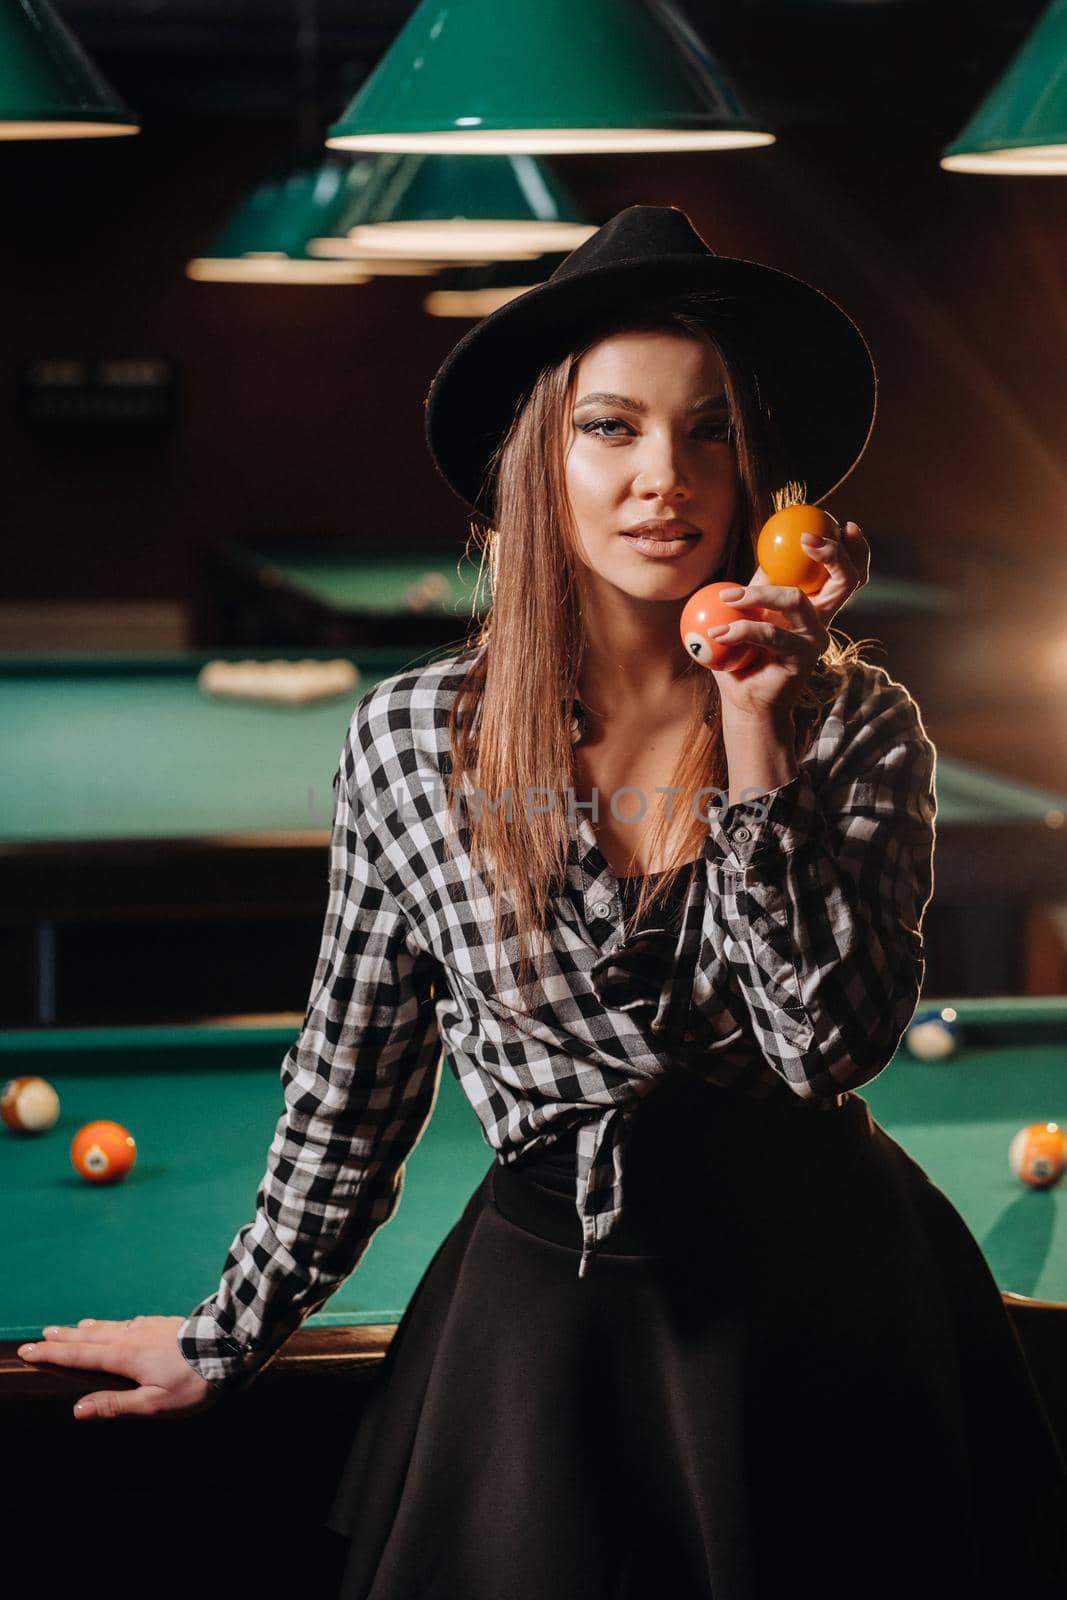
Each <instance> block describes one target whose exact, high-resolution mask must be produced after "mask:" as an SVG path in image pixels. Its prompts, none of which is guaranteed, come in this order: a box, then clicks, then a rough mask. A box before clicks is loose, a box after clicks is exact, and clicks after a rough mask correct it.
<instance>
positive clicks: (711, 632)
mask: <svg viewBox="0 0 1067 1600" xmlns="http://www.w3.org/2000/svg"><path fill="white" fill-rule="evenodd" d="M729 631H730V624H729V623H728V622H724V623H723V624H722V625H721V627H718V628H709V629H708V638H709V639H717V638H718V637H719V636H720V634H723V633H729Z"/></svg>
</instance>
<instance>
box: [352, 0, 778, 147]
mask: <svg viewBox="0 0 1067 1600" xmlns="http://www.w3.org/2000/svg"><path fill="white" fill-rule="evenodd" d="M326 142H327V144H329V145H332V146H334V147H335V148H337V149H343V150H395V151H407V152H417V153H427V152H436V153H439V152H442V151H448V152H450V153H453V154H454V153H458V152H473V151H478V152H481V153H482V154H497V155H506V154H518V153H523V152H525V153H529V154H546V153H559V152H564V151H582V152H587V153H588V152H596V151H612V150H716V149H742V148H744V147H746V146H753V145H765V144H773V143H774V136H773V134H771V133H770V132H768V131H767V129H766V128H765V127H764V125H763V122H762V120H761V119H760V118H759V117H756V116H754V115H753V114H752V113H751V112H750V111H748V109H747V108H746V107H745V106H744V105H742V103H741V101H740V99H739V97H738V95H737V93H736V91H735V90H734V88H733V87H732V85H731V84H730V82H729V80H728V79H727V77H726V75H725V73H724V72H723V70H722V68H721V67H720V66H719V64H718V62H717V61H715V59H714V58H713V57H712V56H711V55H710V53H709V52H708V50H707V49H706V47H705V46H704V44H703V42H702V41H701V40H700V38H699V37H698V36H697V34H696V33H694V31H693V29H692V27H691V26H690V24H689V23H688V21H687V20H686V18H685V17H684V16H683V15H682V13H681V12H680V11H679V9H678V7H677V5H676V4H675V0H577V3H576V0H506V3H505V4H501V0H422V3H421V4H420V5H419V6H418V7H417V8H416V10H415V12H414V14H413V15H412V16H411V18H410V19H409V21H408V23H407V25H406V27H404V28H403V29H402V31H401V33H400V34H399V35H398V37H397V39H396V40H395V42H394V43H393V45H392V47H391V49H390V50H389V51H388V52H387V54H386V55H385V57H384V58H383V60H382V61H381V62H380V64H379V65H378V67H377V68H376V69H375V71H374V72H372V73H371V75H370V77H369V78H368V79H367V81H366V83H365V84H364V85H363V87H362V88H361V89H360V90H359V92H358V94H357V95H356V96H355V98H354V99H353V100H352V102H351V104H350V105H349V106H348V107H347V109H346V110H345V111H344V113H343V115H342V116H341V118H340V120H339V121H338V122H336V123H334V125H333V126H332V127H331V129H330V130H329V136H328V138H327V141H326Z"/></svg>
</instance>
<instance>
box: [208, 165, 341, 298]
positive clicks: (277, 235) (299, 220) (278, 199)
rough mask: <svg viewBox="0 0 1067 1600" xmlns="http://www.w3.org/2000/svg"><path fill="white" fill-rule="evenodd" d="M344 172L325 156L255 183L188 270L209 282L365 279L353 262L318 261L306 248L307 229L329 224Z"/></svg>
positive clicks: (300, 281)
mask: <svg viewBox="0 0 1067 1600" xmlns="http://www.w3.org/2000/svg"><path fill="white" fill-rule="evenodd" d="M345 176H346V171H345V168H344V167H343V166H342V165H341V164H340V163H339V162H336V161H328V162H325V163H324V164H323V165H322V166H321V167H319V168H317V169H316V170H312V171H307V170H300V171H297V172H292V173H290V174H289V175H288V176H287V177H284V178H279V179H271V180H269V181H268V182H266V183H262V184H260V186H259V187H258V188H257V189H255V190H253V192H252V193H251V194H250V195H249V196H248V198H247V199H246V200H244V201H242V203H241V205H239V206H238V208H237V210H236V211H235V212H234V214H233V216H232V217H231V218H230V220H229V222H227V224H226V226H225V227H224V228H223V229H222V231H221V233H219V234H218V235H217V237H216V238H215V239H214V240H213V241H212V244H211V247H210V249H208V250H207V251H206V252H205V253H204V255H202V256H196V257H194V259H193V260H192V261H190V262H189V263H188V265H187V266H186V269H185V270H186V273H187V275H188V276H189V277H190V278H196V279H198V280H199V281H201V282H211V283H367V282H368V281H369V279H368V275H367V274H366V273H363V272H361V271H360V268H359V265H358V264H356V263H354V262H350V261H319V260H316V259H315V258H314V257H312V256H310V255H309V254H308V251H307V242H308V239H309V238H310V237H311V235H312V234H316V233H319V232H320V231H322V229H323V228H328V227H329V226H330V224H331V222H332V219H333V216H334V214H335V212H336V209H337V206H338V203H339V201H340V199H341V196H342V195H343V193H344V181H345Z"/></svg>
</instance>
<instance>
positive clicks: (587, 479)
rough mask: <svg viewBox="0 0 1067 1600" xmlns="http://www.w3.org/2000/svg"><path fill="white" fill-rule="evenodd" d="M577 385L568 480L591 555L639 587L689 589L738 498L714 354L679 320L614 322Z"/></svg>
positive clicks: (643, 592)
mask: <svg viewBox="0 0 1067 1600" xmlns="http://www.w3.org/2000/svg"><path fill="white" fill-rule="evenodd" d="M573 394H574V401H573V403H572V405H571V415H570V417H569V418H567V419H566V422H567V427H568V438H567V439H566V440H565V446H564V448H565V452H566V466H565V473H564V482H565V486H566V491H567V496H568V499H569V502H570V507H571V511H572V514H573V517H574V521H575V524H576V527H577V532H578V539H579V544H580V547H581V552H582V554H583V556H584V559H585V562H586V564H587V565H588V566H589V568H590V569H591V570H592V572H593V573H594V574H596V575H597V577H598V578H599V579H600V580H602V581H603V582H604V583H606V584H608V585H611V586H613V587H614V588H615V589H617V590H621V591H623V592H624V593H625V594H628V595H631V596H632V597H633V598H634V599H646V600H660V601H663V600H684V599H685V598H687V597H688V596H689V595H690V594H692V592H693V591H694V589H698V588H699V587H700V585H701V584H702V583H705V582H707V581H708V580H709V579H710V578H711V576H712V575H713V574H714V573H715V572H716V571H717V570H718V568H719V566H720V565H721V563H722V559H723V556H724V555H725V552H726V548H727V544H728V540H729V533H730V528H731V525H732V523H733V519H734V515H735V512H736V510H737V506H738V496H739V489H738V482H737V468H736V458H735V452H734V447H733V444H732V442H731V440H730V437H729V433H728V424H729V407H728V402H727V399H726V395H725V392H724V383H723V369H722V363H721V362H720V360H719V357H718V355H717V354H716V352H715V350H714V349H713V348H712V346H711V344H709V343H708V342H707V341H706V340H704V339H700V338H698V337H693V336H691V335H689V334H687V333H684V332H681V331H679V332H678V333H665V332H660V331H648V330H645V331H638V330H633V331H626V332H622V333H617V334H612V335H611V336H610V337H608V338H606V339H603V340H601V342H600V343H599V344H597V345H594V346H593V347H592V348H591V349H590V350H588V351H587V352H586V354H585V355H584V356H583V357H582V359H581V361H580V362H579V365H578V371H577V376H576V383H575V385H574V388H573ZM646 523H648V524H653V526H652V527H651V528H649V530H648V534H647V537H648V538H649V539H651V540H655V543H649V544H647V545H642V544H640V543H638V542H637V539H636V538H635V537H634V536H633V535H632V532H631V530H633V529H635V528H639V527H640V526H641V525H642V524H646ZM668 534H673V535H675V536H679V535H681V536H684V537H683V538H682V539H681V540H680V539H679V538H678V537H673V538H670V539H668V540H667V541H666V542H663V536H664V535H668ZM628 535H629V536H628ZM657 551H659V552H662V553H659V554H657V553H655V552H657Z"/></svg>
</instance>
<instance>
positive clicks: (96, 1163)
mask: <svg viewBox="0 0 1067 1600" xmlns="http://www.w3.org/2000/svg"><path fill="white" fill-rule="evenodd" d="M70 1159H71V1161H72V1162H73V1164H74V1170H75V1172H77V1173H78V1174H79V1175H80V1176H81V1177H83V1178H84V1179H85V1180H86V1182H87V1183H117V1182H118V1181H119V1179H120V1178H124V1177H125V1176H126V1174H127V1172H129V1170H130V1168H131V1167H132V1166H133V1164H134V1162H135V1161H136V1160H137V1145H136V1143H135V1142H134V1137H133V1134H132V1133H128V1132H127V1130H126V1129H125V1128H124V1127H122V1125H121V1124H120V1123H118V1122H87V1123H86V1124H85V1127H84V1128H79V1130H78V1132H77V1133H76V1134H75V1135H74V1141H73V1143H72V1144H71V1147H70Z"/></svg>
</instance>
